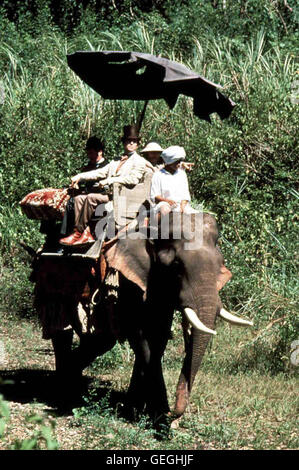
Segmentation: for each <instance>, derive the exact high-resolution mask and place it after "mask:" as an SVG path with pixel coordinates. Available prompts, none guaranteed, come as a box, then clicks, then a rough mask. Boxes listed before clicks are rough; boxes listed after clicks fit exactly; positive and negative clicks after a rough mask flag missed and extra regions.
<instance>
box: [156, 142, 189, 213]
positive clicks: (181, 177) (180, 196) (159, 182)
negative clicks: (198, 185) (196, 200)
mask: <svg viewBox="0 0 299 470" xmlns="http://www.w3.org/2000/svg"><path fill="white" fill-rule="evenodd" d="M185 157H186V153H185V149H184V148H183V147H180V146H178V145H172V146H171V147H168V148H167V149H165V150H163V152H162V153H161V158H162V159H163V161H164V164H165V167H164V168H162V169H161V170H160V171H157V172H156V173H154V175H153V178H152V184H151V200H152V201H153V202H154V203H155V204H156V206H155V212H157V213H158V212H160V213H161V214H162V215H166V214H168V213H169V212H171V211H174V212H184V213H189V214H190V213H192V212H196V211H195V210H194V209H192V207H191V206H190V200H191V197H190V192H189V185H188V179H187V175H186V172H185V171H184V170H183V169H182V168H180V164H181V162H182V161H183V160H184V159H185Z"/></svg>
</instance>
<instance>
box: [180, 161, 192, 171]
mask: <svg viewBox="0 0 299 470" xmlns="http://www.w3.org/2000/svg"><path fill="white" fill-rule="evenodd" d="M193 167H194V163H191V162H182V163H181V168H182V169H183V170H186V171H191V170H192V169H193Z"/></svg>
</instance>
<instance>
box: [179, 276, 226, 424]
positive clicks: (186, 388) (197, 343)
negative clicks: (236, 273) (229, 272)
mask: <svg viewBox="0 0 299 470" xmlns="http://www.w3.org/2000/svg"><path fill="white" fill-rule="evenodd" d="M198 290H200V292H197V294H198V295H197V296H196V297H197V298H198V306H197V308H196V312H197V316H198V319H199V320H200V323H201V324H202V325H204V328H197V327H196V326H193V327H192V331H191V335H188V334H187V333H186V330H187V326H188V322H187V321H183V328H184V331H185V334H184V337H185V349H186V356H185V359H184V363H183V367H182V370H181V374H180V377H179V381H178V385H177V390H176V404H175V409H174V414H175V416H177V417H179V416H181V415H182V414H183V413H184V412H185V410H186V407H187V405H188V403H189V397H190V393H191V389H192V385H193V383H194V380H195V377H196V374H197V371H198V369H199V367H200V364H201V361H202V359H203V356H204V353H205V351H206V348H207V345H208V343H209V341H210V338H211V336H212V335H214V334H215V331H214V324H215V318H216V313H217V305H218V304H217V302H218V296H217V290H216V288H215V283H213V284H212V285H210V286H207V285H205V286H204V285H202V287H200V288H198V287H197V291H198ZM192 324H193V325H194V324H195V323H193V322H192Z"/></svg>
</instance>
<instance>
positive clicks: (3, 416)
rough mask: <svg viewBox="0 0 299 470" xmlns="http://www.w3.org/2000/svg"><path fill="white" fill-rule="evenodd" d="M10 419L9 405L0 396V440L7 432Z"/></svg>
mask: <svg viewBox="0 0 299 470" xmlns="http://www.w3.org/2000/svg"><path fill="white" fill-rule="evenodd" d="M9 418H10V411H9V407H8V405H7V403H6V402H5V401H4V399H3V395H0V439H1V437H2V436H3V434H4V432H5V427H6V425H7V423H8V421H9Z"/></svg>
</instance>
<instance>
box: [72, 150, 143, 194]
mask: <svg viewBox="0 0 299 470" xmlns="http://www.w3.org/2000/svg"><path fill="white" fill-rule="evenodd" d="M146 163H147V162H146V160H145V159H144V158H143V157H141V156H140V155H138V153H136V152H134V153H133V154H132V155H131V156H130V157H129V158H128V160H126V161H125V162H124V163H123V165H122V166H121V167H120V168H119V170H118V167H119V164H120V158H119V159H116V160H112V161H111V162H110V163H108V165H106V166H104V167H103V168H99V169H97V170H94V171H88V172H86V173H80V174H79V175H78V176H79V177H80V181H92V180H95V181H96V180H101V185H102V186H105V185H107V184H108V185H111V184H113V183H121V184H124V185H125V186H136V184H138V183H140V182H141V181H142V179H143V177H144V173H145V168H146Z"/></svg>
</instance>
